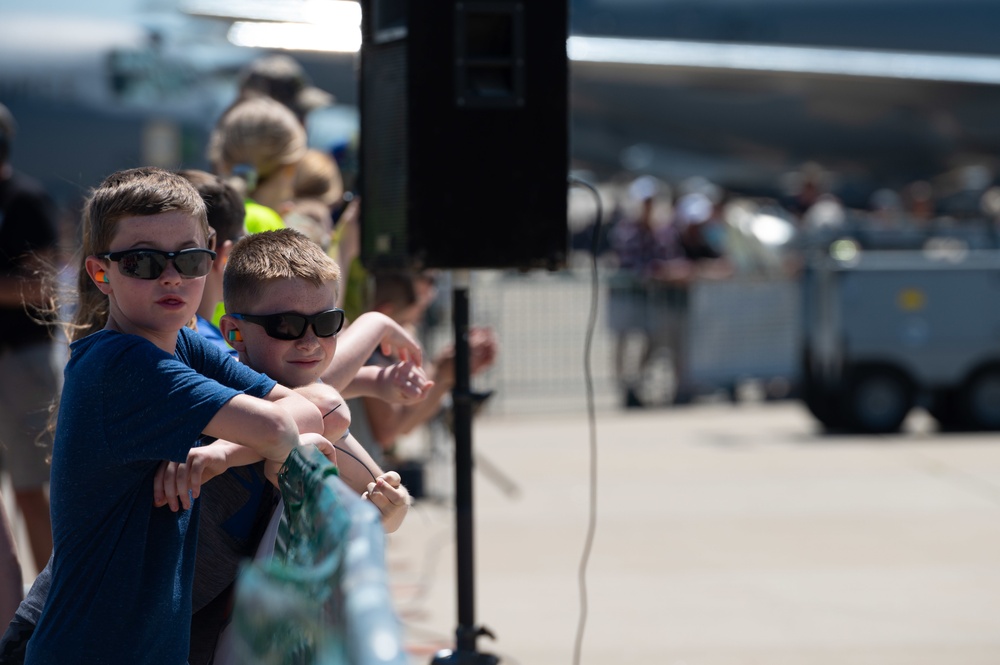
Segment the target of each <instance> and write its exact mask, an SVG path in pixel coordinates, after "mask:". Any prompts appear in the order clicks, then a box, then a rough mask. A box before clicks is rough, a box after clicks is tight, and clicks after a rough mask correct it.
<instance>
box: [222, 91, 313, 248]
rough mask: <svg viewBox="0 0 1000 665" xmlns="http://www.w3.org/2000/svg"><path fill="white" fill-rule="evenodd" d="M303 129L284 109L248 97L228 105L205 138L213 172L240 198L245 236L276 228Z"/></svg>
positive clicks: (290, 192)
mask: <svg viewBox="0 0 1000 665" xmlns="http://www.w3.org/2000/svg"><path fill="white" fill-rule="evenodd" d="M306 150H307V148H306V131H305V128H303V126H302V123H301V122H299V120H298V119H297V118H296V117H295V115H294V114H293V113H292V112H291V111H290V110H289V109H288V107H286V106H285V105H283V104H281V103H279V102H277V101H275V100H273V99H271V98H270V97H252V98H249V99H245V100H243V101H240V102H237V103H236V104H234V105H233V106H232V107H230V108H229V109H228V110H227V111H226V112H225V113H224V114H223V115H222V117H221V118H219V121H218V122H217V123H216V126H215V128H214V130H213V131H212V135H211V137H210V138H209V145H208V159H209V162H210V163H211V164H212V169H213V171H214V172H215V173H216V174H218V175H219V176H221V177H222V178H223V179H225V180H226V181H227V182H229V183H230V184H232V185H233V186H235V187H236V188H237V189H238V190H240V191H241V194H243V196H244V205H245V207H246V219H245V226H246V230H247V233H259V232H261V231H267V230H274V229H281V228H284V227H285V223H284V221H283V219H282V216H283V215H284V214H285V213H286V212H287V211H288V209H289V206H290V203H291V201H292V199H293V198H294V182H295V172H296V169H297V167H298V164H299V162H300V161H301V160H302V158H303V157H304V156H305V154H306Z"/></svg>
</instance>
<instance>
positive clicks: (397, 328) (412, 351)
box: [323, 312, 423, 390]
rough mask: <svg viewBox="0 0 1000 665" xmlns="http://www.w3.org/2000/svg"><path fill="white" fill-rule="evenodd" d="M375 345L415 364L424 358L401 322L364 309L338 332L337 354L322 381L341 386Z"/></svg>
mask: <svg viewBox="0 0 1000 665" xmlns="http://www.w3.org/2000/svg"><path fill="white" fill-rule="evenodd" d="M376 349H381V350H382V353H383V354H385V355H387V356H396V357H398V358H400V359H401V360H410V361H412V362H413V363H414V364H416V365H420V364H421V363H422V362H423V350H422V348H421V346H420V343H419V342H418V341H417V340H416V338H415V337H413V335H411V334H410V333H409V332H407V330H406V329H405V328H403V326H401V325H399V324H398V323H396V322H395V321H393V320H392V319H391V318H389V317H388V316H386V315H385V314H382V313H381V312H365V313H364V314H362V315H361V316H359V317H358V318H357V319H355V320H354V321H353V322H352V323H351V324H350V325H349V326H347V328H345V329H344V331H343V332H342V333H340V335H339V337H338V338H337V355H336V357H335V359H334V361H333V363H331V365H330V367H329V368H327V370H326V372H324V373H323V381H324V382H326V383H329V384H330V385H332V386H334V387H335V388H337V389H338V390H344V389H345V388H346V387H347V386H348V384H349V383H350V382H351V381H352V380H353V379H354V375H355V374H357V372H358V370H359V369H361V368H362V367H363V366H364V364H365V362H367V360H368V358H369V357H370V356H371V355H372V353H374V352H375V350H376Z"/></svg>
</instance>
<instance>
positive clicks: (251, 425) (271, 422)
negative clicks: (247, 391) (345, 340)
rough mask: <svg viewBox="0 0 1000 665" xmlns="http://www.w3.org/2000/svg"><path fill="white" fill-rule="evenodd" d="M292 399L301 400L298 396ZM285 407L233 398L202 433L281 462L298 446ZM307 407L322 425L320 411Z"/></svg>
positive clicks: (294, 425) (293, 422)
mask: <svg viewBox="0 0 1000 665" xmlns="http://www.w3.org/2000/svg"><path fill="white" fill-rule="evenodd" d="M279 389H281V386H275V389H274V390H272V391H271V393H272V394H273V393H274V392H275V390H279ZM282 390H287V389H282ZM289 392H291V391H289ZM294 398H295V399H302V398H300V397H298V396H297V395H296V396H295V397H294ZM303 401H305V400H303ZM306 403H307V404H308V402H306ZM284 406H285V405H284V403H279V402H272V401H268V400H264V399H257V398H256V397H250V396H249V395H243V394H240V395H236V396H235V397H233V398H232V399H231V400H229V402H227V403H226V404H225V405H224V406H223V407H222V408H221V409H219V410H218V412H216V414H215V416H213V417H212V420H210V421H209V423H208V425H206V426H205V429H204V430H203V432H204V433H205V434H206V435H208V436H214V437H217V438H219V439H225V440H227V441H239V442H240V443H241V444H243V445H245V446H247V447H248V448H251V449H252V450H254V451H255V452H257V453H259V454H260V455H261V457H263V458H264V459H270V460H279V461H280V460H284V459H285V458H286V457H288V453H289V452H291V451H292V449H293V448H294V447H295V446H297V445H298V443H299V426H298V423H297V422H296V420H295V419H294V418H293V417H292V414H291V413H289V411H288V410H286V409H285V408H284ZM309 406H310V407H311V408H313V409H314V410H315V411H316V418H317V419H318V420H319V421H320V422H322V418H321V417H320V414H319V410H318V409H316V408H315V407H313V406H312V405H311V404H310V405H309Z"/></svg>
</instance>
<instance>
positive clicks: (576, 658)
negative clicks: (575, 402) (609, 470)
mask: <svg viewBox="0 0 1000 665" xmlns="http://www.w3.org/2000/svg"><path fill="white" fill-rule="evenodd" d="M569 181H570V184H572V185H579V186H581V187H584V188H586V189H588V190H590V192H591V193H592V194H593V195H594V200H595V201H596V202H597V214H596V217H595V221H594V234H593V238H592V241H591V248H590V253H591V271H590V273H591V293H590V313H589V315H588V317H587V336H586V341H585V342H584V345H583V346H584V348H583V373H584V383H585V385H586V389H587V420H588V423H589V426H590V502H589V515H588V519H587V536H586V538H585V539H584V545H583V554H582V555H581V557H580V568H579V573H578V580H579V588H580V618H579V622H578V623H577V629H576V640H575V641H574V643H573V663H574V665H579V663H580V652H581V650H582V647H583V633H584V629H585V628H586V626H587V609H588V608H587V564H588V562H589V561H590V552H591V550H592V549H593V547H594V534H595V533H596V531H597V417H596V414H595V409H594V380H593V375H592V372H591V366H590V355H591V348H592V346H593V342H594V328H595V327H596V325H597V296H598V289H599V282H598V279H597V253H598V250H599V249H600V247H599V244H600V236H601V222H602V218H603V208H602V206H601V195H600V193H598V191H597V188H596V187H594V186H593V185H591V184H590V183H589V182H587V181H586V180H583V179H581V178H577V177H576V176H570V178H569Z"/></svg>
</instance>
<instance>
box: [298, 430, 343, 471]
mask: <svg viewBox="0 0 1000 665" xmlns="http://www.w3.org/2000/svg"><path fill="white" fill-rule="evenodd" d="M311 446H316V448H318V449H319V451H320V452H321V453H323V456H324V457H326V458H327V459H328V460H330V461H331V462H332V463H333V465H334V466H336V465H337V449H336V448H334V447H333V444H332V443H330V441H329V440H328V439H326V438H324V437H323V435H321V434H313V433H307V434H302V435H300V436H299V450H300V451H301V452H302V453H303V454H307V453H308V451H307V450H303V449H304V448H309V447H311Z"/></svg>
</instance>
